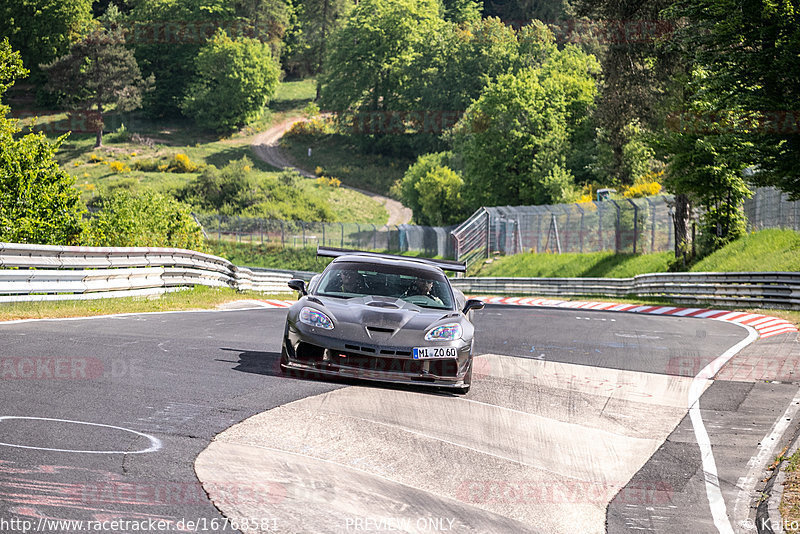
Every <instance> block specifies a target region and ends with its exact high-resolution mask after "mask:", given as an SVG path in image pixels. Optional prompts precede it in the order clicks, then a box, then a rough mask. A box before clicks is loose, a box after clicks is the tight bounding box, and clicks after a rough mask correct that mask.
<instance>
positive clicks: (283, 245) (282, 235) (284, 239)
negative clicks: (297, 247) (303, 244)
mask: <svg viewBox="0 0 800 534" xmlns="http://www.w3.org/2000/svg"><path fill="white" fill-rule="evenodd" d="M281 247H282V248H284V247H286V235H285V233H284V230H283V221H281Z"/></svg>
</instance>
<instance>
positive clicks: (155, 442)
mask: <svg viewBox="0 0 800 534" xmlns="http://www.w3.org/2000/svg"><path fill="white" fill-rule="evenodd" d="M9 419H24V420H33V421H55V422H57V423H72V424H75V425H86V426H99V427H103V428H113V429H114V430H122V431H123V432H129V433H131V434H136V435H137V436H141V437H143V438H147V439H148V440H150V446H149V447H148V448H146V449H142V450H138V451H128V450H124V451H83V450H76V449H50V448H47V447H32V446H29V445H19V444H16V443H0V445H3V446H5V447H14V448H17V449H33V450H37V451H52V452H77V453H81V454H144V453H147V452H156V451H157V450H159V449H161V440H160V439H158V438H156V437H154V436H151V435H150V434H145V433H143V432H137V431H136V430H131V429H130V428H123V427H121V426H114V425H104V424H101V423H87V422H86V421H72V420H70V419H54V418H51V417H27V416H21V415H19V416H17V415H4V416H0V423H2V422H3V421H5V420H9Z"/></svg>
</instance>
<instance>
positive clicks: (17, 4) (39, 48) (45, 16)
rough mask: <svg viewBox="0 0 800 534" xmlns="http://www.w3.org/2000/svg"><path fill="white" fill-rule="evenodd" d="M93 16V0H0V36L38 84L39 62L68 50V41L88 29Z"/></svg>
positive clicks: (52, 58)
mask: <svg viewBox="0 0 800 534" xmlns="http://www.w3.org/2000/svg"><path fill="white" fill-rule="evenodd" d="M91 19H92V0H70V1H69V2H65V1H64V0H3V1H2V2H0V35H3V36H5V37H8V40H9V43H10V44H11V47H12V48H13V49H14V50H18V51H19V52H20V54H21V56H22V60H23V62H24V63H25V65H27V67H28V69H30V71H31V73H32V78H33V80H34V82H35V83H41V82H42V81H43V77H41V76H40V75H39V74H40V71H39V65H40V64H42V63H49V62H51V61H53V60H54V59H55V58H57V57H59V56H61V55H63V54H65V53H67V51H68V50H69V46H70V44H71V43H72V42H73V41H75V40H77V39H78V38H79V37H80V36H81V35H82V34H83V33H84V32H85V31H86V30H87V29H88V26H89V23H90V21H91Z"/></svg>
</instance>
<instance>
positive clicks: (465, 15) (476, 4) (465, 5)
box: [442, 0, 483, 24]
mask: <svg viewBox="0 0 800 534" xmlns="http://www.w3.org/2000/svg"><path fill="white" fill-rule="evenodd" d="M442 7H443V8H444V9H443V11H444V13H443V15H444V19H445V20H449V21H451V22H455V23H457V24H460V23H462V22H474V21H478V20H480V18H481V9H482V8H483V0H442Z"/></svg>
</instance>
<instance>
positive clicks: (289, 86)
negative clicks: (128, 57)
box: [22, 79, 388, 224]
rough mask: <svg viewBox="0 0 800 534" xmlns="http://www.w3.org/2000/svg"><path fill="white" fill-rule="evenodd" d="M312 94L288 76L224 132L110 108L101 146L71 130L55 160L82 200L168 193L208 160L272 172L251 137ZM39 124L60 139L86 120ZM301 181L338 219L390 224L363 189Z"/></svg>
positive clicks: (47, 119)
mask: <svg viewBox="0 0 800 534" xmlns="http://www.w3.org/2000/svg"><path fill="white" fill-rule="evenodd" d="M314 94H315V82H314V80H313V79H307V80H301V81H293V82H283V83H281V84H280V85H279V86H278V90H277V93H276V96H275V98H274V100H273V101H272V102H271V103H270V104H269V109H268V110H266V111H265V112H264V114H263V115H262V117H261V118H260V119H258V120H257V121H255V122H254V123H252V124H250V125H248V126H247V127H246V128H244V129H242V130H241V131H239V132H236V133H234V134H232V135H230V136H228V137H224V138H220V137H219V136H217V135H215V134H213V133H212V132H204V131H202V130H199V129H198V128H197V127H195V126H194V125H193V124H192V123H191V122H190V121H181V120H171V121H169V120H160V121H153V120H149V119H147V118H146V117H145V116H144V115H142V114H138V113H137V114H128V115H125V116H114V115H113V114H111V115H109V116H108V117H107V118H106V120H105V122H106V130H112V132H111V133H108V132H107V133H106V134H105V135H104V137H103V144H104V146H103V147H101V148H99V149H95V148H94V142H95V136H94V134H93V133H76V132H73V133H71V134H70V135H69V136H68V137H67V139H66V140H65V141H64V142H63V144H62V146H61V149H60V150H59V151H58V154H57V159H58V162H59V164H60V165H61V166H62V168H64V169H65V170H66V171H67V172H69V173H70V174H72V175H73V176H74V177H75V179H76V187H77V188H78V189H79V190H80V191H81V193H82V197H83V199H84V201H88V200H89V199H91V198H92V197H93V196H94V195H96V194H97V193H98V192H99V191H101V190H103V189H108V188H113V187H125V188H129V189H136V188H141V187H147V188H151V189H155V190H157V191H159V192H162V193H167V194H169V193H172V192H174V191H176V190H178V189H179V188H181V187H183V186H184V185H186V184H187V183H189V182H190V181H192V180H193V179H194V178H196V177H197V176H198V175H199V174H200V172H201V171H202V169H203V167H204V166H207V165H214V166H216V167H218V168H221V167H223V166H225V165H226V164H227V163H229V162H231V161H234V160H239V159H241V158H243V157H247V158H249V159H250V160H251V161H252V162H253V167H254V169H255V170H257V171H260V172H262V173H263V175H264V176H275V175H276V174H277V173H274V172H273V171H274V169H272V167H270V166H269V165H267V164H266V163H263V162H261V161H260V160H258V159H257V158H256V157H255V155H254V154H253V153H252V151H251V149H250V143H251V142H252V140H253V138H254V137H255V135H256V134H257V133H259V132H262V131H264V130H266V129H267V128H268V127H269V126H270V125H272V124H275V123H279V122H281V121H283V120H284V119H285V118H286V117H288V116H295V115H298V114H300V113H301V110H302V109H303V107H304V106H306V105H307V104H308V103H309V102H311V101H312V100H313V98H314ZM22 123H23V125H31V124H33V123H34V121H33V119H32V118H27V119H25V120H23V121H22ZM123 124H124V127H123ZM34 128H35V129H36V130H41V131H44V132H46V133H47V135H48V136H49V137H51V138H53V139H55V138H57V137H58V136H60V135H61V134H63V133H64V131H65V130H70V129H73V130H74V129H76V128H77V129H84V130H85V120H82V119H81V118H80V117H78V118H73V119H70V118H69V117H68V115H67V114H66V113H51V114H42V115H41V116H40V117H38V119H37V120H36V121H35V127H34ZM176 158H179V159H180V161H178V160H176ZM181 162H183V163H182V164H179V163H181ZM297 186H298V188H299V189H300V190H301V191H302V192H303V193H304V194H305V196H307V197H309V198H311V197H313V198H315V199H319V198H322V200H323V201H324V202H325V203H327V205H328V206H329V207H330V210H331V214H332V220H334V221H340V222H369V223H373V224H385V223H386V221H387V220H388V213H387V212H386V210H385V208H383V206H382V205H380V204H379V203H378V202H376V201H374V200H372V199H371V198H369V197H367V196H365V195H362V194H360V193H357V192H354V191H351V190H345V189H342V188H338V187H325V186H321V185H320V184H317V183H316V182H315V180H314V179H302V180H299V182H298V184H297Z"/></svg>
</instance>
